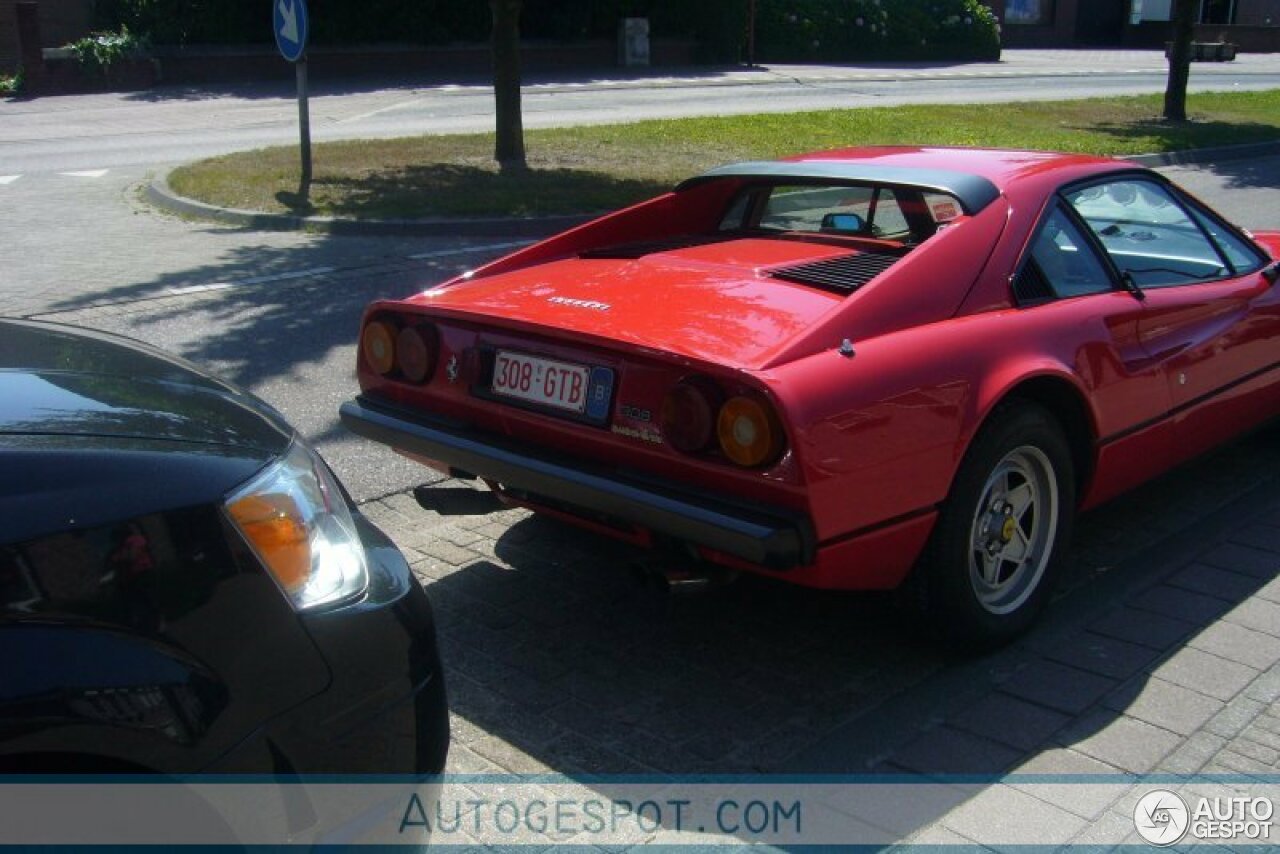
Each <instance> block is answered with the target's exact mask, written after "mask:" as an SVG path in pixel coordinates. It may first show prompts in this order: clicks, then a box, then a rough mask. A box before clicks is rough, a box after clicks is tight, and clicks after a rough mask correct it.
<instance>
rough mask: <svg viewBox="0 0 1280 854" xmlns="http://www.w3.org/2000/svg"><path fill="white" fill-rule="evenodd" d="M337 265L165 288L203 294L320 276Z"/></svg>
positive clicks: (178, 293) (176, 294)
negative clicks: (207, 283) (230, 280)
mask: <svg viewBox="0 0 1280 854" xmlns="http://www.w3.org/2000/svg"><path fill="white" fill-rule="evenodd" d="M337 269H338V268H337V267H311V268H308V269H306V270H291V271H290V272H288V273H273V274H272V275H270V276H254V277H253V278H250V279H237V280H236V281H234V282H214V283H213V284H209V285H186V286H184V287H180V288H165V294H166V295H167V296H173V297H180V296H185V295H187V294H203V293H207V292H208V291H225V290H227V289H228V288H238V287H242V286H244V285H262V284H266V283H268V282H285V281H288V280H290V279H303V278H306V277H307V276H321V275H324V274H325V273H332V272H334V271H335V270H337Z"/></svg>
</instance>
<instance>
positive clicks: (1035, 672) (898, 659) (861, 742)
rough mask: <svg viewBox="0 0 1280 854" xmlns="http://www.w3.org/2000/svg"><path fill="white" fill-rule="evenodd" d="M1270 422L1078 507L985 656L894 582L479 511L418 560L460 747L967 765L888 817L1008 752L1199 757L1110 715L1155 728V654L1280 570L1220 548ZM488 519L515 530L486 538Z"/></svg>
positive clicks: (804, 768) (945, 799) (736, 768)
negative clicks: (644, 549) (704, 568)
mask: <svg viewBox="0 0 1280 854" xmlns="http://www.w3.org/2000/svg"><path fill="white" fill-rule="evenodd" d="M1275 439H1276V429H1275V428H1272V429H1271V430H1269V431H1266V432H1264V433H1261V434H1258V435H1255V436H1252V437H1249V438H1246V439H1244V440H1242V441H1241V442H1239V443H1237V444H1235V445H1232V446H1230V447H1227V448H1225V449H1223V450H1221V451H1219V452H1217V453H1215V454H1213V455H1211V456H1209V457H1207V458H1205V459H1202V460H1200V461H1197V462H1195V463H1193V464H1191V465H1188V466H1185V467H1183V468H1182V469H1180V470H1178V471H1176V472H1174V473H1173V474H1171V475H1168V476H1166V477H1164V478H1162V479H1160V480H1159V481H1157V482H1155V483H1153V484H1150V485H1148V486H1146V487H1144V488H1142V489H1139V490H1137V491H1136V492H1134V493H1131V494H1130V495H1128V496H1125V497H1123V498H1121V499H1118V500H1117V501H1114V502H1111V503H1109V504H1108V505H1106V506H1104V507H1102V508H1099V509H1098V510H1096V511H1093V512H1091V513H1089V514H1087V515H1085V516H1084V517H1082V519H1081V520H1080V522H1079V525H1078V528H1077V536H1076V539H1075V541H1074V544H1073V546H1072V548H1071V550H1070V552H1069V555H1068V562H1067V572H1066V575H1065V577H1064V579H1063V584H1062V587H1061V590H1060V592H1059V594H1058V596H1057V598H1056V601H1055V602H1054V603H1053V605H1052V606H1051V608H1050V609H1049V611H1048V613H1047V615H1046V619H1044V620H1043V621H1042V622H1041V623H1040V624H1039V625H1038V626H1037V627H1036V628H1035V629H1034V630H1033V631H1032V632H1031V633H1030V634H1029V635H1027V636H1026V637H1024V638H1023V639H1021V640H1020V641H1018V642H1017V643H1015V644H1013V645H1011V646H1009V647H1006V648H1004V649H1001V650H998V651H996V652H994V653H990V654H987V655H983V656H978V657H973V656H967V655H964V654H963V653H961V652H958V651H956V650H954V649H952V648H950V647H949V646H948V645H947V644H945V643H939V642H937V641H936V640H934V639H931V638H929V637H928V635H927V633H922V632H921V631H920V629H921V628H922V627H920V626H918V625H913V624H912V623H911V622H910V621H908V620H906V619H904V617H903V615H902V612H901V611H899V610H898V609H896V608H895V607H894V606H893V602H892V601H891V597H890V596H887V595H883V594H863V595H841V594H833V593H828V592H821V591H809V590H804V589H800V588H795V587H791V586H786V585H782V584H778V583H774V582H771V581H768V580H764V579H757V578H754V577H744V578H742V579H740V580H739V581H738V583H736V584H734V585H731V586H727V587H724V588H722V589H718V590H715V591H713V592H712V593H710V594H707V595H705V596H702V597H699V598H672V597H669V596H668V597H662V596H659V595H658V594H656V593H654V591H653V590H652V589H650V588H649V586H647V585H645V584H642V583H638V582H637V580H636V576H635V574H634V571H633V569H632V567H633V566H634V565H635V564H636V563H637V561H638V560H639V559H640V557H641V554H640V553H639V552H638V551H637V550H635V549H633V548H631V547H630V546H627V545H625V544H620V543H617V542H614V541H611V540H607V539H604V538H601V537H599V536H596V535H593V534H588V533H584V532H581V531H578V530H576V529H573V528H570V527H568V526H565V525H563V524H561V523H558V522H555V521H552V520H548V519H543V518H540V517H535V516H528V515H525V514H523V512H522V511H511V510H506V511H502V512H501V513H499V514H497V515H496V516H495V517H490V518H492V519H493V521H492V522H484V521H483V520H476V524H475V525H474V526H473V527H472V529H471V530H472V531H473V535H474V536H475V539H474V541H471V542H469V543H468V548H469V549H471V550H473V551H478V552H480V553H481V554H482V555H486V556H484V557H482V558H480V559H478V560H475V561H473V562H471V563H469V564H465V565H463V566H462V567H461V568H458V569H451V568H449V567H443V568H442V567H441V566H440V565H439V564H438V562H429V563H432V564H433V565H434V566H435V568H434V569H432V570H429V571H428V572H427V582H426V583H427V589H428V591H429V593H430V596H431V598H432V601H433V602H434V603H435V605H436V607H437V611H438V614H439V624H440V633H441V638H442V641H441V642H442V645H443V649H444V657H445V661H446V667H447V668H448V671H449V672H448V676H449V689H450V696H451V707H452V711H453V714H454V753H453V755H452V756H451V768H452V770H456V771H465V772H481V773H483V772H497V771H499V770H504V769H505V770H513V771H516V772H532V773H539V772H542V773H545V772H548V771H554V772H561V773H567V774H570V775H573V774H582V773H589V774H636V773H640V774H653V773H655V772H659V773H663V774H671V775H688V774H726V773H745V774H754V773H779V772H781V773H787V774H799V775H814V774H841V775H850V774H855V775H857V774H892V775H939V774H941V775H966V776H967V777H969V778H970V780H969V785H965V786H960V787H952V788H937V787H927V790H926V787H921V789H920V791H921V797H920V798H904V799H898V802H897V806H896V807H894V809H893V810H891V811H890V812H889V813H883V812H882V813H881V814H880V819H881V820H882V821H884V820H887V818H888V817H892V822H891V824H882V825H881V826H882V827H885V828H887V830H888V832H890V833H891V834H892V835H894V836H902V835H907V834H909V833H911V832H913V831H915V830H917V829H919V828H921V827H924V826H926V825H928V824H930V823H932V822H933V821H935V820H937V819H938V818H940V817H941V816H942V815H944V814H945V813H946V812H947V811H948V810H950V809H951V808H953V807H955V806H957V805H959V804H960V803H962V802H963V801H964V800H966V799H967V798H969V797H972V796H974V795H975V794H978V793H980V792H981V791H982V790H983V789H984V788H986V787H987V786H988V785H996V782H997V777H998V776H999V775H1003V774H1005V773H1008V772H1012V771H1020V772H1023V773H1046V774H1059V775H1062V774H1071V773H1093V774H1112V773H1114V774H1116V775H1118V776H1117V779H1118V780H1119V779H1121V777H1120V776H1119V775H1122V774H1124V773H1147V772H1151V771H1157V770H1169V771H1171V772H1173V773H1193V772H1194V771H1197V770H1199V768H1198V767H1193V766H1192V765H1191V764H1188V763H1190V762H1191V761H1192V759H1191V758H1190V757H1189V756H1187V755H1182V754H1179V753H1178V752H1177V751H1176V750H1174V749H1172V748H1170V747H1169V745H1171V744H1173V743H1174V742H1176V741H1178V737H1177V733H1174V732H1173V731H1172V730H1165V731H1163V733H1162V735H1161V737H1160V738H1158V739H1157V740H1156V741H1155V742H1154V746H1150V747H1142V748H1138V749H1136V750H1134V751H1133V752H1132V753H1131V754H1123V755H1122V758H1121V759H1118V758H1116V757H1113V756H1110V755H1109V754H1107V753H1106V751H1107V750H1108V749H1110V745H1111V744H1112V743H1113V742H1114V740H1115V737H1116V736H1115V733H1114V732H1111V733H1110V735H1108V734H1107V733H1108V731H1109V728H1111V727H1112V726H1113V725H1114V724H1116V722H1117V721H1120V720H1121V719H1122V718H1125V719H1126V720H1138V721H1139V722H1140V724H1139V725H1142V726H1148V725H1149V726H1154V727H1157V728H1161V729H1162V727H1160V725H1158V724H1147V723H1145V722H1144V721H1142V718H1144V717H1145V718H1150V717H1151V715H1152V712H1151V711H1150V709H1151V704H1152V702H1153V700H1152V697H1151V695H1150V692H1151V691H1152V690H1156V689H1159V688H1162V687H1167V686H1168V685H1169V684H1172V683H1170V682H1168V681H1167V680H1166V678H1165V676H1164V675H1163V672H1162V671H1161V670H1160V668H1161V666H1162V662H1165V661H1166V660H1168V659H1169V658H1170V657H1171V656H1173V655H1175V654H1176V653H1178V652H1179V651H1181V650H1184V649H1190V648H1192V647H1199V646H1204V644H1203V643H1202V642H1201V641H1200V640H1198V639H1199V638H1202V637H1205V636H1207V633H1209V632H1210V630H1211V629H1212V627H1213V625H1214V624H1215V621H1216V620H1217V619H1218V618H1219V617H1220V616H1221V615H1222V614H1223V613H1225V612H1227V611H1229V610H1231V609H1232V608H1234V607H1235V606H1237V605H1239V604H1240V603H1241V602H1243V601H1245V600H1246V599H1247V598H1248V597H1249V596H1250V595H1251V594H1252V593H1253V592H1254V591H1256V590H1257V589H1258V588H1259V587H1261V586H1262V585H1264V584H1266V583H1267V582H1269V581H1270V580H1271V579H1273V578H1274V577H1276V574H1277V571H1278V570H1280V562H1277V561H1272V562H1271V563H1270V564H1267V563H1265V562H1262V563H1257V564H1250V563H1247V562H1240V563H1237V564H1234V565H1230V566H1223V565H1221V564H1222V563H1223V556H1224V555H1227V556H1228V557H1229V556H1230V552H1231V549H1233V548H1245V549H1247V548H1248V546H1247V544H1240V543H1235V544H1234V545H1232V541H1233V538H1234V539H1235V540H1239V539H1240V538H1241V536H1242V533H1241V532H1242V531H1243V530H1244V529H1243V528H1242V526H1241V523H1242V522H1243V521H1245V520H1246V519H1247V518H1249V516H1250V515H1253V516H1256V515H1257V514H1258V513H1260V512H1270V513H1273V514H1274V513H1275V512H1276V510H1277V508H1280V482H1277V480H1276V479H1275V473H1276V472H1277V471H1280V443H1278V442H1276V441H1275ZM431 491H433V490H424V493H430V492H431ZM1277 518H1280V517H1277ZM512 519H515V520H517V521H515V522H514V523H512V522H511V520H512ZM489 526H492V527H493V528H496V529H498V530H499V531H501V532H500V533H498V534H497V539H496V542H494V543H493V544H492V546H491V547H490V548H489V549H488V551H489V552H490V553H488V554H486V543H485V540H484V536H485V535H486V534H487V533H489V532H490V530H491V528H490V527H489ZM504 528H505V530H502V529H504ZM463 530H466V529H465V528H464V529H463ZM464 536H465V535H464ZM1223 543H1227V551H1226V552H1223V551H1221V550H1220V549H1221V548H1222V544H1223ZM1215 549H1218V551H1216V552H1215ZM427 551H428V552H430V548H429V547H427ZM1206 553H1210V554H1207V556H1206ZM1259 554H1263V553H1259ZM1228 562H1229V561H1228ZM1228 576H1229V580H1230V582H1231V583H1230V584H1226V583H1224V581H1223V578H1224V577H1228ZM1210 648H1211V647H1210ZM1153 674H1154V675H1153ZM1153 682H1154V683H1157V684H1155V685H1154V686H1153V684H1152V683H1153ZM1202 690H1203V689H1202ZM1206 698H1207V699H1208V700H1210V701H1211V703H1210V705H1212V697H1208V696H1207V695H1206ZM1221 706H1222V702H1221V701H1217V707H1221ZM1130 714H1132V715H1133V716H1134V717H1132V718H1128V715H1130ZM1166 725H1172V724H1166ZM1100 734H1101V736H1102V737H1101V738H1099V736H1100ZM1130 755H1131V756H1132V757H1133V758H1130V759H1123V756H1130ZM1126 761H1127V762H1129V763H1130V764H1129V765H1126V764H1124V763H1125V762H1126ZM974 775H978V777H980V778H981V777H986V776H990V777H991V781H990V783H988V784H974V783H973V780H972V777H973V776H974ZM921 779H923V777H922V778H921ZM1066 808H1067V809H1070V808H1071V807H1070V806H1067V807H1066ZM868 809H869V810H870V807H868ZM1095 817H1096V816H1095Z"/></svg>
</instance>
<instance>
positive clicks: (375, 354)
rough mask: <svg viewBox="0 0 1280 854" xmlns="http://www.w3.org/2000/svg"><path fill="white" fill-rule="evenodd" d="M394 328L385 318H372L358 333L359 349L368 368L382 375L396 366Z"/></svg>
mask: <svg viewBox="0 0 1280 854" xmlns="http://www.w3.org/2000/svg"><path fill="white" fill-rule="evenodd" d="M395 341H396V330H395V327H394V326H392V325H391V324H390V323H388V322H387V321H385V320H374V321H372V322H370V323H368V324H366V326H365V328H364V332H362V333H360V349H361V351H362V352H363V353H364V360H365V362H367V363H368V364H369V367H370V368H373V370H374V371H375V372H377V373H379V374H382V375H383V376H386V375H387V374H389V373H391V372H392V371H393V370H395V367H396V346H395Z"/></svg>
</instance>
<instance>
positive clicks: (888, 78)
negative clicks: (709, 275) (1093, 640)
mask: <svg viewBox="0 0 1280 854" xmlns="http://www.w3.org/2000/svg"><path fill="white" fill-rule="evenodd" d="M1166 75H1167V70H1166V66H1165V60H1164V58H1163V56H1162V55H1160V54H1159V53H1158V52H1154V51H1052V50H1042V51H1006V53H1005V59H1004V60H1003V61H1001V62H998V63H970V64H964V65H925V64H911V65H900V66H884V65H881V66H853V65H848V66H771V67H769V68H767V69H757V70H742V69H728V70H714V69H713V70H707V69H694V70H689V71H686V72H678V73H666V72H663V73H661V74H655V75H653V76H648V77H639V78H637V77H634V76H630V77H629V76H625V75H621V76H618V75H615V76H597V77H582V76H575V77H571V76H549V75H534V76H530V78H529V79H528V80H527V82H526V85H525V87H524V99H523V101H524V121H525V126H526V127H530V128H538V127H557V126H565V125H575V124H599V123H608V122H625V121H638V120H641V119H651V118H677V117H685V116H698V115H715V114H719V115H728V114H743V113H757V112H794V111H800V110H820V109H832V108H840V107H865V106H892V105H896V104H927V103H953V104H954V103H978V102H986V103H999V102H1009V101H1025V100H1046V99H1062V98H1084V97H1090V96H1094V95H1129V94H1141V93H1148V92H1159V91H1163V88H1164V85H1165V81H1166ZM1277 86H1280V55H1277V54H1244V55H1241V57H1240V58H1239V59H1237V60H1236V61H1235V62H1233V63H1197V64H1196V65H1195V66H1194V67H1193V69H1192V74H1191V80H1190V87H1189V88H1190V89H1191V91H1199V92H1204V91H1240V90H1246V89H1265V88H1275V87H1277ZM492 122H493V96H492V91H491V89H490V88H489V87H488V86H487V85H484V83H483V81H475V80H465V79H464V80H462V81H460V82H456V83H447V84H439V83H434V84H428V83H417V84H415V83H413V82H409V83H405V82H397V83H395V84H379V83H377V82H370V83H355V84H351V83H347V82H345V81H344V82H339V81H332V82H328V83H326V82H325V81H324V79H323V77H322V76H320V79H318V80H316V81H315V84H314V92H313V97H312V100H311V123H312V134H313V137H314V138H315V139H316V140H318V141H319V140H332V139H358V138H371V137H391V136H407V135H414V134H421V133H461V132H470V131H485V130H490V129H491V128H492ZM297 138H298V135H297V106H296V103H295V101H294V97H293V91H292V90H291V89H290V88H289V87H288V86H283V85H279V84H273V85H266V86H254V87H230V88H224V89H216V88H160V89H155V90H150V91H146V92H138V93H124V94H111V95H92V96H75V97H58V98H42V99H38V100H35V101H26V102H22V101H19V102H8V103H0V181H2V180H3V179H4V178H5V177H7V176H12V175H26V174H30V173H39V172H58V171H72V170H77V171H85V170H99V169H120V168H124V167H131V166H156V165H163V164H169V163H173V162H181V161H185V160H191V159H195V158H199V157H206V156H210V155H214V154H221V153H225V152H228V151H237V150H243V149H248V148H256V147H263V146H268V145H284V144H289V143H293V142H296V140H297Z"/></svg>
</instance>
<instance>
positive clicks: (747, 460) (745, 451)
mask: <svg viewBox="0 0 1280 854" xmlns="http://www.w3.org/2000/svg"><path fill="white" fill-rule="evenodd" d="M716 435H717V436H718V437H719V439H720V449H721V450H722V451H724V453H725V456H727V457H728V458H729V459H731V460H733V461H734V462H735V463H737V464H738V465H740V466H745V467H747V468H754V467H756V466H762V465H765V464H767V463H771V462H773V461H774V460H776V459H777V458H778V455H779V454H780V453H782V428H781V426H780V425H779V424H778V420H777V418H776V417H775V416H774V414H773V410H772V409H770V408H769V406H768V404H766V403H765V402H764V401H762V400H759V399H757V398H754V397H743V396H740V397H734V398H730V399H729V400H727V401H726V402H725V404H724V406H722V407H720V415H719V417H718V418H717V419H716Z"/></svg>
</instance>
